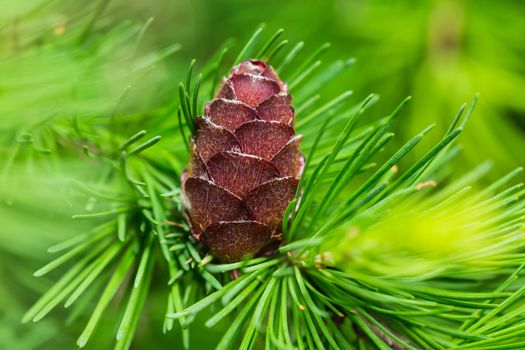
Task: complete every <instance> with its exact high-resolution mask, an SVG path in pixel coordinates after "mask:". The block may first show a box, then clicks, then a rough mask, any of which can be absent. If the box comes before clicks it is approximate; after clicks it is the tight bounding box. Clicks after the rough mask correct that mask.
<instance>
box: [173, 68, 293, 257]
mask: <svg viewBox="0 0 525 350" xmlns="http://www.w3.org/2000/svg"><path fill="white" fill-rule="evenodd" d="M293 121H294V110H293V107H292V105H291V96H290V95H289V94H288V92H287V87H286V84H285V83H284V82H282V81H281V80H280V79H279V77H278V76H277V74H276V73H275V71H274V70H273V69H272V68H271V67H270V66H268V65H266V63H264V62H263V61H256V60H250V61H245V62H243V63H241V64H239V65H238V66H237V67H235V68H234V69H233V70H232V72H231V74H230V77H229V78H228V79H224V81H223V83H222V86H221V87H220V89H219V92H218V93H217V96H216V98H215V99H214V100H213V101H211V102H210V103H208V105H207V106H206V112H205V115H204V116H203V117H199V118H198V119H197V132H196V134H195V137H194V138H193V140H192V150H191V152H192V154H191V157H190V159H191V160H190V164H189V166H188V171H187V173H185V174H184V175H183V179H182V182H183V199H184V204H185V206H186V208H187V213H188V216H189V220H190V224H191V227H192V232H193V234H194V236H195V237H196V238H197V239H199V240H200V241H201V242H202V243H203V244H204V245H206V246H207V247H208V249H209V250H210V251H211V253H212V254H213V255H215V256H216V257H217V258H218V259H219V260H221V261H223V262H232V261H238V260H240V259H242V258H243V257H244V256H254V255H257V253H259V252H260V251H261V250H262V249H263V248H264V247H266V246H268V245H269V244H270V243H272V241H273V240H274V239H275V237H278V236H279V235H280V233H281V232H280V230H281V221H282V218H283V215H284V211H285V210H286V207H287V206H288V204H289V203H290V201H291V200H292V199H293V197H294V195H295V191H296V189H297V185H298V182H299V178H300V176H301V172H302V167H303V157H302V155H301V153H300V152H299V143H300V141H301V136H298V135H295V130H294V127H293Z"/></svg>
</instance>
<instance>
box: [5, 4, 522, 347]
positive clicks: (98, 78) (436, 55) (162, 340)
mask: <svg viewBox="0 0 525 350" xmlns="http://www.w3.org/2000/svg"><path fill="white" fill-rule="evenodd" d="M150 18H154V20H153V22H151V24H150V25H148V26H147V28H146V30H144V28H145V27H144V25H145V23H147V22H148V20H149V19H150ZM261 22H264V23H266V25H267V28H269V29H270V31H274V30H276V29H278V28H281V27H282V28H284V29H285V30H286V32H285V35H284V36H285V37H286V38H288V39H290V42H291V43H295V42H297V41H303V40H304V41H305V46H304V51H306V52H313V51H314V50H315V49H316V48H317V47H318V46H320V45H321V44H322V43H324V42H330V43H331V49H330V50H329V51H328V53H327V54H326V56H324V57H325V58H323V59H326V60H327V61H330V60H334V59H346V58H349V57H356V58H357V63H356V64H355V65H354V66H353V67H351V68H350V70H349V71H348V72H347V73H345V74H344V75H343V76H341V77H340V78H338V79H337V80H336V81H334V82H333V83H331V84H330V85H329V86H327V87H326V88H325V89H324V90H323V96H322V97H321V98H330V97H333V96H335V95H336V94H339V93H340V92H341V91H343V90H346V89H351V90H353V91H354V93H355V95H356V97H355V101H358V100H360V99H361V98H363V97H365V96H366V95H368V94H369V93H370V92H376V93H378V94H380V96H381V101H380V103H378V105H377V106H376V107H374V109H373V115H375V116H376V117H381V116H384V115H386V114H388V113H389V112H390V111H391V110H392V109H393V108H394V107H395V106H396V105H397V104H398V103H399V102H400V101H401V100H402V99H403V98H404V97H406V96H407V95H412V96H413V97H414V98H413V100H412V102H411V103H410V104H409V108H408V110H407V111H406V112H405V113H404V115H403V117H402V118H401V120H400V121H399V123H398V125H397V126H396V127H397V130H396V132H397V134H398V136H399V137H398V138H397V142H398V143H399V144H401V143H403V142H404V141H406V140H407V139H408V138H409V137H410V136H412V135H414V134H415V133H417V132H418V131H419V130H421V129H422V128H423V127H424V126H426V125H428V124H430V123H432V122H436V123H437V124H438V128H437V129H438V130H437V131H434V134H435V138H432V135H431V136H430V137H429V138H428V140H427V141H426V142H428V143H429V144H430V143H433V142H435V141H436V140H437V139H438V138H439V135H440V134H442V133H440V132H438V131H440V130H443V131H444V130H445V128H446V126H447V125H448V122H449V121H450V120H451V118H452V117H453V116H454V114H455V113H456V111H457V109H458V108H459V106H460V104H461V103H462V102H464V101H467V100H470V99H471V98H472V97H473V96H474V95H475V94H476V93H477V92H479V93H480V100H479V104H478V106H477V107H476V110H475V113H474V116H473V118H472V120H471V121H470V122H469V125H468V128H467V131H466V132H465V133H464V135H463V136H462V138H461V141H460V143H461V145H462V148H463V151H462V154H461V155H460V157H459V158H458V159H457V160H456V163H455V165H456V167H458V168H461V169H463V170H466V169H470V168H472V167H473V166H474V165H476V164H479V163H480V162H481V161H483V160H486V159H491V160H493V162H494V165H495V166H494V171H493V172H492V173H491V174H492V175H493V176H494V177H496V176H499V175H501V174H504V173H506V172H507V171H509V170H510V169H512V168H514V167H516V166H518V165H522V164H525V89H524V87H525V84H524V83H525V60H524V57H525V37H524V35H523V34H524V33H525V2H522V1H488V0H487V1H479V0H478V1H445V0H443V1H386V0H385V1H350V0H347V1H345V0H337V1H336V0H324V1H305V0H302V1H295V0H294V1H277V0H266V1H243V0H228V1H226V0H217V1H212V0H176V1H173V0H172V1H166V0H148V1H146V0H128V1H124V0H113V1H106V0H102V1H98V2H89V3H87V2H83V1H79V0H59V1H57V0H51V1H50V0H48V1H45V0H34V1H19V0H2V1H0V199H1V203H0V222H1V223H2V225H0V300H1V301H2V303H1V304H0V348H1V349H63V348H71V347H72V346H73V344H74V342H75V339H76V337H77V336H78V334H79V333H80V331H81V329H82V327H83V326H84V322H85V319H84V318H83V317H82V314H79V313H75V312H73V313H69V312H65V311H55V312H54V313H53V314H52V317H49V318H48V319H46V320H44V321H43V322H41V323H38V324H27V325H22V324H21V323H20V320H21V318H22V314H23V313H24V311H25V310H26V309H27V308H28V307H29V306H30V305H31V303H32V302H34V300H35V299H36V298H37V296H38V295H39V294H40V293H42V291H44V290H45V289H46V287H47V286H49V283H50V280H49V281H48V280H45V279H44V280H42V279H36V278H33V277H32V272H33V271H34V270H36V269H37V268H38V267H40V266H41V265H42V264H44V263H45V262H46V261H47V260H48V259H49V254H48V253H46V249H47V247H49V246H51V245H53V244H55V243H57V242H59V241H62V240H64V239H66V238H67V237H72V236H73V235H75V234H78V233H79V232H82V230H83V229H85V227H83V226H82V225H79V224H78V223H77V222H72V221H71V219H70V218H71V214H73V213H77V212H78V208H79V207H80V206H81V205H82V204H80V203H76V202H75V201H74V198H73V199H72V198H71V197H70V196H67V195H66V194H65V193H64V192H67V190H66V189H65V187H66V186H64V181H65V178H64V177H63V174H64V173H66V174H80V176H83V174H85V173H89V172H90V171H92V169H91V168H90V165H89V164H86V163H85V162H83V161H82V159H79V158H78V157H76V156H75V155H74V154H72V155H70V156H69V157H67V156H65V157H63V158H61V160H60V164H59V165H58V166H59V167H60V168H61V171H56V167H54V166H50V165H49V164H50V163H51V164H52V163H53V162H55V163H57V162H59V161H58V159H56V160H53V159H51V161H50V160H49V157H52V156H49V155H47V153H48V152H46V150H48V149H50V148H52V147H53V142H50V141H49V135H46V131H45V130H44V131H40V132H39V133H38V134H36V133H35V134H34V135H33V136H32V137H34V140H31V146H27V144H28V142H26V141H27V140H26V139H25V137H26V136H25V135H26V134H25V133H26V132H27V131H31V130H34V129H35V127H36V126H38V125H41V124H42V123H45V122H46V121H47V120H50V119H55V118H56V119H59V118H66V117H67V118H69V117H71V116H72V115H73V116H75V117H79V118H82V117H84V116H89V117H93V116H95V117H100V118H105V117H107V116H108V115H110V114H112V113H115V110H116V109H118V111H119V113H132V114H145V115H155V111H156V110H158V109H159V108H163V107H165V106H168V105H170V104H172V103H173V101H174V100H175V99H176V94H177V84H178V82H179V80H181V79H184V76H185V74H186V69H187V66H188V63H189V62H190V60H191V59H192V58H196V59H197V62H198V64H199V63H200V64H202V63H203V62H205V61H206V60H208V59H209V58H210V57H211V56H212V55H213V54H214V53H215V52H217V50H218V48H220V47H221V45H222V44H223V43H224V42H225V41H226V40H228V39H230V38H233V40H234V42H233V43H237V45H236V47H237V49H238V48H239V46H241V45H242V43H243V41H244V40H246V39H247V38H248V37H249V36H250V35H251V33H252V32H253V30H254V29H255V28H256V26H257V25H258V24H259V23H261ZM179 44H180V46H179ZM128 86H131V87H132V88H129V89H128V88H127V87H128ZM123 94H125V95H126V96H125V98H122V96H123ZM440 128H441V129H440ZM418 149H420V150H424V149H425V147H420V148H418ZM50 150H51V151H52V149H50ZM421 152H422V151H421ZM417 155H418V153H417V150H416V152H415V153H414V155H413V156H417ZM419 155H420V154H419ZM46 157H47V158H46ZM69 158H70V160H69ZM55 165H56V164H55ZM65 198H68V200H66V199H65ZM159 289H161V288H158V289H153V290H157V291H158V294H159V295H160V296H159V297H158V298H156V297H155V296H156V294H155V292H153V295H152V297H151V298H150V299H149V300H150V301H149V302H148V304H147V308H146V315H145V317H144V320H143V322H141V325H140V327H139V332H138V335H137V341H136V343H135V345H134V348H137V349H143V348H146V347H149V348H168V347H174V346H176V344H178V340H177V339H178V336H177V334H175V333H173V334H169V335H166V336H161V328H162V327H161V325H162V315H163V313H164V311H165V310H164V305H165V304H164V302H165V301H164V294H163V291H162V290H159ZM115 310H117V309H116V308H115ZM117 316H118V315H115V319H116V318H117ZM66 320H67V322H66ZM105 321H106V323H107V327H105V328H103V329H99V330H98V333H97V335H98V336H97V341H94V342H92V343H90V344H89V346H90V347H91V348H94V349H95V348H98V349H101V348H109V347H110V345H111V344H112V337H113V334H114V331H115V328H114V327H115V320H111V319H109V318H108V320H105ZM219 331H220V330H208V329H201V330H199V331H198V332H196V333H197V336H196V339H195V342H194V345H195V346H196V348H197V346H203V347H204V346H206V345H205V344H206V341H211V342H213V341H214V339H216V337H215V335H216V333H213V332H219ZM201 332H207V334H199V333H201Z"/></svg>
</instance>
